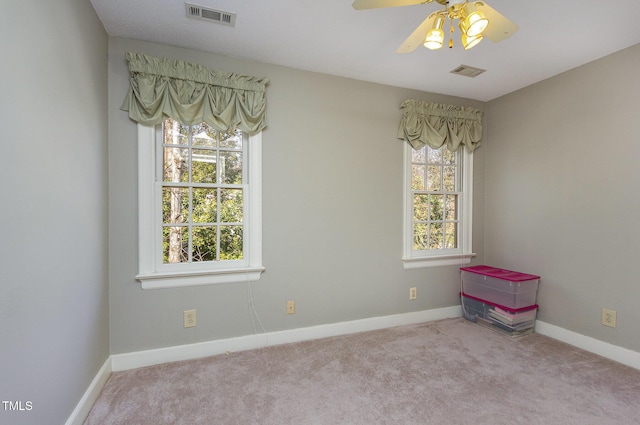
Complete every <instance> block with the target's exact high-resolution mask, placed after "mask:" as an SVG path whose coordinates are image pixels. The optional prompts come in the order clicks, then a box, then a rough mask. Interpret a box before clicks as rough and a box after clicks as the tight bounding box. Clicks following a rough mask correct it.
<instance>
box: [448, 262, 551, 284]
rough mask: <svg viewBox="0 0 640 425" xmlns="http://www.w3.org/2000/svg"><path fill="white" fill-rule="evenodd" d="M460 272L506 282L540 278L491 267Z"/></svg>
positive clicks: (475, 267)
mask: <svg viewBox="0 0 640 425" xmlns="http://www.w3.org/2000/svg"><path fill="white" fill-rule="evenodd" d="M460 270H464V271H467V272H471V273H477V274H482V275H485V276H490V277H495V278H497V279H502V280H508V281H510V282H524V281H525V280H534V279H540V276H536V275H533V274H527V273H520V272H514V271H512V270H505V269H499V268H497V267H491V266H471V267H460Z"/></svg>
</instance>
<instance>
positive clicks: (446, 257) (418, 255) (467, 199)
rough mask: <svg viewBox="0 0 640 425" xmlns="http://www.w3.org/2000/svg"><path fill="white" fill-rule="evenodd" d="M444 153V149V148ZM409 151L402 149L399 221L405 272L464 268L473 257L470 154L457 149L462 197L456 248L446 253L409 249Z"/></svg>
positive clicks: (410, 244) (410, 165)
mask: <svg viewBox="0 0 640 425" xmlns="http://www.w3.org/2000/svg"><path fill="white" fill-rule="evenodd" d="M445 149H446V148H445ZM412 151H413V148H412V147H411V145H410V144H409V143H405V146H404V161H403V163H404V165H403V172H404V184H403V198H404V208H403V213H404V216H403V217H404V219H403V229H404V231H403V254H402V262H403V267H404V268H405V269H415V268H421V267H436V266H451V265H461V264H468V263H470V262H471V258H473V257H474V256H475V255H476V254H475V253H473V252H472V222H473V220H472V218H473V153H471V152H469V151H468V150H467V149H466V148H463V147H461V151H460V152H459V154H460V160H461V166H462V177H461V183H462V194H461V198H460V204H459V209H460V210H459V220H460V222H459V228H458V231H459V232H460V235H459V241H458V248H456V249H450V250H433V251H429V250H425V251H417V250H414V249H413V193H412V190H411V171H412Z"/></svg>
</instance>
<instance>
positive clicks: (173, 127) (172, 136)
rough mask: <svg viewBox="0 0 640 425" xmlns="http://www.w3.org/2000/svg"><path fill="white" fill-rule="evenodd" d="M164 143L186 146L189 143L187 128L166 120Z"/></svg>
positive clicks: (176, 122) (169, 119)
mask: <svg viewBox="0 0 640 425" xmlns="http://www.w3.org/2000/svg"><path fill="white" fill-rule="evenodd" d="M163 137H164V143H165V144H167V145H186V144H187V143H189V127H186V126H182V125H180V123H179V122H178V121H174V120H172V119H171V118H168V119H167V120H166V121H165V124H164V135H163Z"/></svg>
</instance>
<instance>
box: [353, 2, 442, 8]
mask: <svg viewBox="0 0 640 425" xmlns="http://www.w3.org/2000/svg"><path fill="white" fill-rule="evenodd" d="M432 1H433V0H354V1H353V4H352V5H351V6H352V7H353V8H354V9H355V10H364V9H380V8H384V7H396V6H412V5H414V4H425V3H431V2H432Z"/></svg>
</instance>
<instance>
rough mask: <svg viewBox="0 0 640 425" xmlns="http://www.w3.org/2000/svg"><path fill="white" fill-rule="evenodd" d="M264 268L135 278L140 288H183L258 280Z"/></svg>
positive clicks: (148, 275)
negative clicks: (140, 285)
mask: <svg viewBox="0 0 640 425" xmlns="http://www.w3.org/2000/svg"><path fill="white" fill-rule="evenodd" d="M264 270H265V268H264V267H247V268H240V269H227V270H222V269H221V270H207V271H195V272H186V273H185V272H180V273H162V272H160V273H140V274H138V275H137V276H136V280H138V281H140V283H141V284H142V289H162V288H183V287H187V286H202V285H215V284H219V283H238V282H252V281H256V280H259V279H260V276H261V275H262V272H263V271H264Z"/></svg>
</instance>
